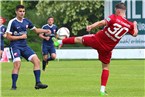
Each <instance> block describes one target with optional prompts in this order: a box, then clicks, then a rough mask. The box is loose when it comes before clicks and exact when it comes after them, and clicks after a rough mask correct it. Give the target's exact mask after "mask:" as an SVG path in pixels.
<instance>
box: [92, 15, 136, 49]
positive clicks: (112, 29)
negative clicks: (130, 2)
mask: <svg viewBox="0 0 145 97" xmlns="http://www.w3.org/2000/svg"><path fill="white" fill-rule="evenodd" d="M105 21H106V23H107V26H106V27H105V28H104V29H103V30H101V31H99V32H97V33H96V35H95V37H96V38H97V39H98V40H99V42H100V45H101V47H103V49H104V50H106V51H108V50H112V49H113V48H114V47H115V46H116V45H117V43H118V42H119V41H120V39H121V38H122V37H123V36H124V35H125V34H126V33H129V34H131V35H133V34H134V30H133V29H134V26H133V23H132V22H130V21H128V20H127V19H125V18H123V17H121V16H117V15H115V14H112V15H110V16H109V18H107V19H105Z"/></svg>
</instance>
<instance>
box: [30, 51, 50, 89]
mask: <svg viewBox="0 0 145 97" xmlns="http://www.w3.org/2000/svg"><path fill="white" fill-rule="evenodd" d="M29 60H30V61H31V62H32V63H33V64H34V76H35V80H36V85H35V89H45V88H47V87H48V85H45V84H42V83H41V81H40V75H41V71H40V60H39V58H38V57H37V55H36V54H34V55H31V56H30V57H29Z"/></svg>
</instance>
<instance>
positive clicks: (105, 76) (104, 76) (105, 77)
mask: <svg viewBox="0 0 145 97" xmlns="http://www.w3.org/2000/svg"><path fill="white" fill-rule="evenodd" d="M108 77H109V70H103V71H102V76H101V86H106V84H107V81H108Z"/></svg>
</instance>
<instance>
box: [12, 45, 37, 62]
mask: <svg viewBox="0 0 145 97" xmlns="http://www.w3.org/2000/svg"><path fill="white" fill-rule="evenodd" d="M10 51H11V54H12V59H13V62H15V61H20V57H21V56H22V57H24V58H25V59H26V60H31V59H30V57H32V56H33V55H35V52H34V51H33V50H32V49H31V48H30V47H29V46H24V47H18V46H15V47H11V48H10Z"/></svg>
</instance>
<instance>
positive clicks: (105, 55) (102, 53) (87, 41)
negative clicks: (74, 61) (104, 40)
mask: <svg viewBox="0 0 145 97" xmlns="http://www.w3.org/2000/svg"><path fill="white" fill-rule="evenodd" d="M82 43H83V45H85V46H89V47H92V48H94V49H96V50H97V51H98V55H99V56H98V57H99V60H100V61H101V62H103V63H105V64H109V63H110V60H111V56H112V51H106V50H105V49H104V48H103V45H102V44H101V43H100V42H99V39H98V38H97V37H95V34H90V35H84V36H83V38H82Z"/></svg>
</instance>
